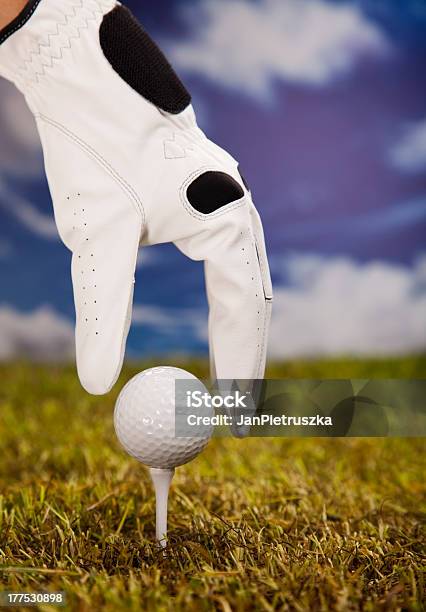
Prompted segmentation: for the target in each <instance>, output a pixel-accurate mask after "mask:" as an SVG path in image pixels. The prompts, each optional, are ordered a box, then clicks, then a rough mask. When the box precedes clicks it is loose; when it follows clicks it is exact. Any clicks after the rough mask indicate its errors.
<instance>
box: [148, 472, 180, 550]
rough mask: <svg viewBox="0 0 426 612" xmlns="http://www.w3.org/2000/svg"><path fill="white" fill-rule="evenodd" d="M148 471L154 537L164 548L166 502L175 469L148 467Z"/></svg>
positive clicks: (165, 539)
mask: <svg viewBox="0 0 426 612" xmlns="http://www.w3.org/2000/svg"><path fill="white" fill-rule="evenodd" d="M149 473H150V475H151V479H152V482H153V483H154V489H155V506H156V512H155V516H156V530H155V531H156V538H157V542H158V543H159V544H160V546H161V547H163V548H165V547H166V545H167V503H168V499H169V489H170V484H171V482H172V479H173V476H174V473H175V470H174V469H171V470H163V469H159V468H150V469H149Z"/></svg>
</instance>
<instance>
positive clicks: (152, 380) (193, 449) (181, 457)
mask: <svg viewBox="0 0 426 612" xmlns="http://www.w3.org/2000/svg"><path fill="white" fill-rule="evenodd" d="M177 379H179V380H188V381H191V383H190V384H191V386H192V388H193V387H194V385H196V387H197V389H199V390H200V391H202V392H203V393H206V392H207V389H206V388H205V386H204V385H203V384H202V382H201V381H199V380H198V379H197V378H196V377H195V376H193V375H192V374H190V373H189V372H186V371H185V370H181V369H179V368H172V367H159V368H152V369H150V370H145V371H144V372H141V373H140V374H137V375H136V376H135V377H134V378H132V379H131V380H130V381H129V382H128V383H127V385H126V386H125V387H124V388H123V390H122V391H121V393H120V395H119V397H118V400H117V403H116V406H115V411H114V426H115V431H116V433H117V437H118V439H119V441H120V443H121V445H122V446H123V447H124V449H125V450H126V451H127V453H128V454H129V455H131V456H132V457H135V458H136V459H137V460H138V461H140V462H141V463H143V464H145V465H147V466H148V467H153V468H161V469H171V468H174V467H177V466H179V465H183V464H184V463H188V462H189V461H191V460H192V459H194V458H195V457H196V456H197V455H198V454H199V453H201V451H202V450H203V449H204V448H205V446H207V444H208V442H209V440H210V438H211V436H212V433H213V428H212V426H209V427H206V426H205V425H204V426H200V427H198V428H196V427H194V428H191V434H192V436H193V437H185V438H183V437H175V415H176V398H175V381H176V380H177ZM178 401H180V400H178ZM212 414H213V411H212ZM204 416H205V413H204Z"/></svg>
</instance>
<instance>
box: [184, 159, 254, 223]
mask: <svg viewBox="0 0 426 612" xmlns="http://www.w3.org/2000/svg"><path fill="white" fill-rule="evenodd" d="M221 171H223V168H220V167H214V166H204V167H203V168H201V169H199V170H196V171H195V172H193V173H192V174H190V175H189V177H188V178H187V179H186V180H185V182H184V183H183V185H182V186H181V188H180V190H179V194H180V199H181V202H182V204H183V206H184V208H185V210H186V211H187V212H188V213H189V214H190V215H191V216H192V217H194V218H195V219H198V220H199V221H210V220H211V219H216V218H217V217H220V216H222V215H225V214H226V213H227V212H230V211H231V210H235V209H236V208H240V206H244V205H245V204H246V203H247V202H246V194H244V195H243V197H242V198H240V199H239V200H236V201H235V202H231V203H230V204H227V205H226V206H223V207H222V208H220V209H219V210H218V211H217V212H214V213H210V214H208V215H204V214H203V213H200V212H198V211H196V210H195V208H193V207H192V206H191V204H190V203H189V201H188V198H187V197H186V190H187V189H188V187H189V185H190V184H191V183H192V182H193V181H194V180H195V179H197V178H198V177H199V176H201V175H202V174H204V173H205V172H221Z"/></svg>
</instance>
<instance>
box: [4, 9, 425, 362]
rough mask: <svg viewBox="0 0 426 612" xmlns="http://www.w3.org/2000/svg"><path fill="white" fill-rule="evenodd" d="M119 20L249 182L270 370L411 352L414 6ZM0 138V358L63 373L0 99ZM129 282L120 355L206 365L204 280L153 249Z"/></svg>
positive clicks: (66, 292)
mask: <svg viewBox="0 0 426 612" xmlns="http://www.w3.org/2000/svg"><path fill="white" fill-rule="evenodd" d="M126 4H127V5H128V6H129V7H130V8H131V9H132V10H133V11H134V12H135V14H136V15H137V16H138V17H139V18H140V19H141V21H142V22H143V23H144V25H145V27H146V29H147V30H148V31H149V32H150V33H151V34H152V35H153V36H154V38H155V39H156V40H157V41H158V42H159V43H160V44H161V46H162V47H163V48H164V49H165V50H167V52H168V55H169V58H170V59H171V61H172V63H173V64H174V66H175V67H176V69H177V71H178V73H179V74H180V75H181V76H182V78H183V80H184V82H185V83H186V85H187V87H188V89H189V90H190V91H191V93H192V96H193V103H194V107H195V110H196V111H197V113H198V117H199V123H200V125H201V127H202V128H203V129H204V130H205V131H206V132H207V134H208V135H209V137H210V138H212V139H213V140H214V141H216V142H217V143H218V144H220V145H222V146H223V147H225V148H227V149H229V150H230V152H231V153H232V154H233V155H234V156H235V157H237V158H238V159H239V160H240V161H241V166H242V168H243V171H244V174H245V175H246V178H247V179H248V181H249V182H250V185H251V187H252V191H253V194H254V197H255V200H256V204H257V207H258V209H259V210H260V212H261V215H262V218H263V220H264V226H265V233H266V238H267V244H268V250H269V254H270V260H271V269H272V273H273V280H274V285H275V296H276V299H275V307H274V318H273V323H272V334H271V343H270V354H271V356H273V357H276V358H281V357H284V358H289V357H290V358H291V357H293V356H296V355H311V354H315V355H317V354H340V353H353V354H375V353H380V354H393V353H404V352H412V351H417V350H421V349H422V348H424V346H425V343H426V342H425V341H426V255H425V254H426V246H425V237H426V77H425V75H426V5H425V4H424V3H422V2H419V1H417V0H408V1H405V2H402V1H396V0H395V1H392V0H386V1H383V0H374V1H373V0H368V1H367V0H363V1H358V2H327V1H326V0H313V1H310V2H308V1H305V0H252V1H250V0H226V1H225V0H224V1H220V0H191V1H189V0H188V1H182V0H173V1H172V0H167V1H166V0H163V2H161V3H143V4H144V5H143V6H142V8H141V4H142V3H140V2H136V0H133V1H130V0H129V1H128V2H126ZM0 133H1V134H2V138H1V141H0V279H1V283H0V358H3V359H8V358H11V357H16V356H20V355H22V354H25V355H29V356H35V357H37V356H47V357H51V356H55V357H56V356H57V357H61V356H64V355H68V354H70V353H71V352H72V326H73V319H74V313H73V300H72V287H71V281H70V276H69V265H70V255H69V253H68V252H67V250H66V249H65V247H63V246H62V244H61V243H60V241H59V238H58V237H57V234H56V230H55V227H54V222H53V216H52V206H51V201H50V197H49V193H48V189H47V185H46V181H45V179H44V174H43V169H42V158H41V152H40V147H39V142H38V137H37V134H36V132H35V128H34V125H33V122H32V119H31V117H30V115H29V113H28V111H27V109H26V107H25V104H24V102H23V100H22V99H21V97H20V94H18V93H16V92H15V90H14V89H13V87H11V86H10V85H9V84H7V83H6V82H5V81H1V82H0ZM136 280H137V284H136V295H135V304H136V307H135V317H134V325H133V328H132V331H131V335H130V338H129V344H128V355H129V356H138V355H148V354H160V353H179V352H194V353H202V352H205V351H206V348H207V347H206V316H207V309H206V300H205V296H204V280H203V272H202V266H201V265H197V264H194V263H193V262H189V261H187V260H186V259H185V258H184V257H183V256H182V255H180V254H179V253H178V252H177V251H176V249H175V248H174V247H172V246H168V245H166V246H162V247H152V248H149V249H146V250H144V251H143V252H142V253H141V262H140V266H139V267H138V271H137V279H136Z"/></svg>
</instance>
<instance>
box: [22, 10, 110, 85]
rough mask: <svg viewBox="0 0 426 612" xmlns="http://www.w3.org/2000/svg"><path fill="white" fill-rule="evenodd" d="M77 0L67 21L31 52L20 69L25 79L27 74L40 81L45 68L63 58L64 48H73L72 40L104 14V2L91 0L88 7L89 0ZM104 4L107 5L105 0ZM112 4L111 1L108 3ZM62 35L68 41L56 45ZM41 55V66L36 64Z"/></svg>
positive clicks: (66, 14) (65, 17) (50, 66)
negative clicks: (73, 30) (90, 4)
mask: <svg viewBox="0 0 426 612" xmlns="http://www.w3.org/2000/svg"><path fill="white" fill-rule="evenodd" d="M73 1H74V0H73ZM76 1H77V2H78V3H77V4H73V6H72V13H65V12H64V14H63V17H64V19H65V21H63V22H58V23H57V24H56V32H53V33H49V34H48V35H47V41H46V42H40V43H39V44H38V47H37V49H36V50H35V51H32V52H31V53H30V54H29V56H28V58H27V59H26V60H25V61H24V64H23V66H21V67H20V68H19V70H18V74H19V76H21V77H22V78H24V79H25V75H27V78H28V79H29V81H32V82H33V83H39V82H40V81H39V78H40V77H41V76H44V75H45V74H46V73H45V69H46V68H52V67H53V63H54V61H57V62H59V61H60V60H62V58H63V51H64V49H70V48H71V44H72V43H71V41H72V40H78V39H79V38H80V36H81V32H82V30H84V29H87V28H88V27H89V22H90V21H96V20H97V19H100V18H101V17H102V16H103V14H104V11H103V8H102V4H101V2H99V1H98V0H90V1H91V2H92V8H88V7H87V4H88V2H87V0H86V2H84V3H83V0H76ZM103 4H104V6H106V2H105V1H104V2H103ZM110 4H111V3H110V2H109V3H108V5H110ZM81 13H83V15H84V13H86V15H85V16H82V14H81ZM73 22H75V23H73ZM71 28H74V29H75V30H76V31H77V34H74V35H73V34H72V32H70V31H69V30H70V29H71ZM61 35H63V36H65V38H66V42H65V43H64V42H62V43H60V44H58V45H56V44H55V43H56V41H58V40H59V37H60V36H61ZM42 52H46V53H47V54H48V57H45V56H43V55H42ZM39 57H40V58H41V68H38V67H37V66H34V64H35V61H36V59H37V58H39ZM49 60H50V61H49Z"/></svg>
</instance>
